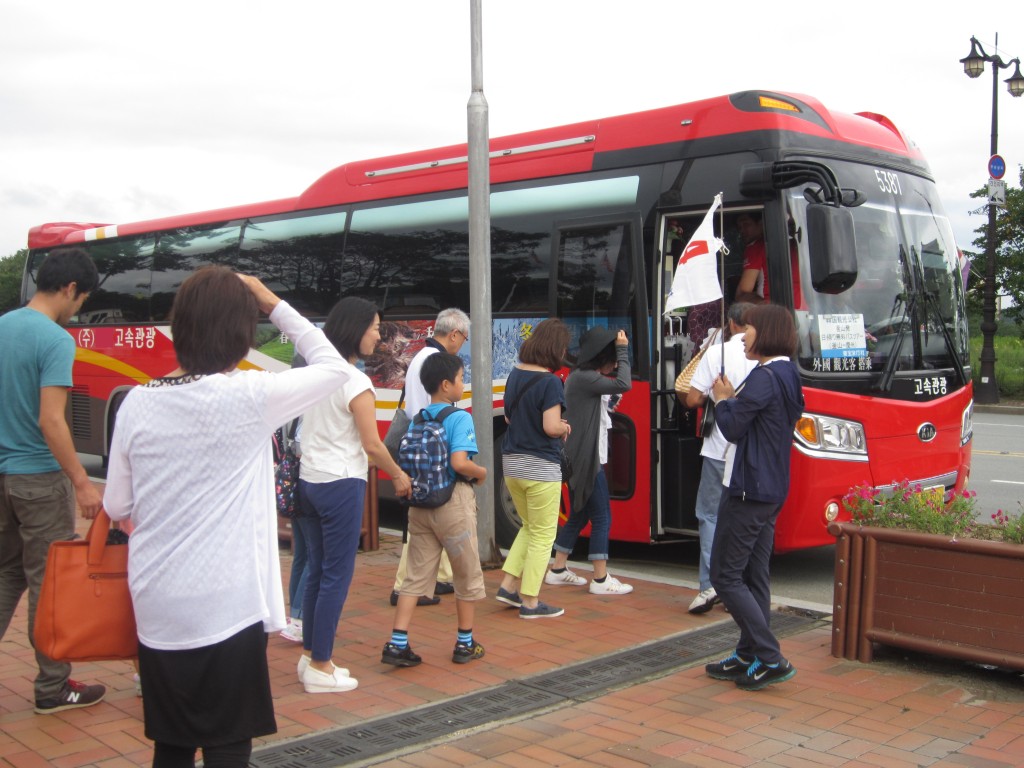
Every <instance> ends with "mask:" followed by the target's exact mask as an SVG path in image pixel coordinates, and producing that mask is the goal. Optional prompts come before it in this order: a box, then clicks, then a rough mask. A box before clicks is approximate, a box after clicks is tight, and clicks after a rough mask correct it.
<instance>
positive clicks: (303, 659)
mask: <svg viewBox="0 0 1024 768" xmlns="http://www.w3.org/2000/svg"><path fill="white" fill-rule="evenodd" d="M310 661H312V659H311V658H310V657H309V656H307V655H306V654H302V655H301V656H299V663H298V665H297V667H296V671H297V672H298V673H299V682H300V683H301V682H302V673H303V672H305V671H306V667H308V666H309V662H310ZM334 671H335V672H337V673H338V674H339V675H342V676H343V677H348V676H349V673H348V670H347V669H345V667H335V668H334Z"/></svg>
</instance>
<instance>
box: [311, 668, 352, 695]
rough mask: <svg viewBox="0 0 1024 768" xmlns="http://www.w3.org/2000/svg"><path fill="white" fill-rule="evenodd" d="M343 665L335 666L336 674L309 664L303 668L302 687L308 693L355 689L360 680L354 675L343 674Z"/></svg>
mask: <svg viewBox="0 0 1024 768" xmlns="http://www.w3.org/2000/svg"><path fill="white" fill-rule="evenodd" d="M343 671H345V672H347V671H348V670H342V668H341V667H335V668H334V674H328V673H327V672H321V671H320V670H319V669H315V668H314V667H310V666H307V667H306V668H305V669H304V670H302V687H303V688H305V689H306V693H344V692H345V691H354V690H355V689H356V688H358V687H359V681H358V680H356V679H355V678H354V677H349V676H348V675H345V674H342V672H343Z"/></svg>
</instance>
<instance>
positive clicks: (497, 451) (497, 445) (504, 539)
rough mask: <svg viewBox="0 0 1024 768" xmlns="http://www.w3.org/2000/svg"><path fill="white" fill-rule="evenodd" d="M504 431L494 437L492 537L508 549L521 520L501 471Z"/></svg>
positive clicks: (499, 544) (520, 526)
mask: <svg viewBox="0 0 1024 768" xmlns="http://www.w3.org/2000/svg"><path fill="white" fill-rule="evenodd" d="M504 437H505V435H504V433H502V434H500V435H495V437H494V538H495V540H496V541H497V543H498V546H499V547H502V548H504V549H508V548H509V547H511V546H512V542H513V541H515V538H516V535H517V534H518V533H519V529H520V528H522V527H523V521H522V520H520V519H519V513H518V512H516V507H515V505H514V504H513V503H512V494H510V493H509V492H508V487H507V486H506V485H505V475H504V473H503V472H502V471H501V443H502V440H503V439H504Z"/></svg>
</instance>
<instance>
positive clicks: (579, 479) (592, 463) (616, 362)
mask: <svg viewBox="0 0 1024 768" xmlns="http://www.w3.org/2000/svg"><path fill="white" fill-rule="evenodd" d="M612 373H615V377H614V378H612V377H611V374H612ZM632 386H633V380H632V377H631V373H630V367H629V340H628V339H627V338H626V332H625V331H619V332H618V333H616V332H615V331H612V330H610V329H608V328H603V327H601V326H595V327H594V328H591V329H590V330H588V331H587V332H586V333H584V334H583V336H582V338H581V339H580V353H579V357H578V359H577V362H576V370H574V371H573V372H572V373H571V374H569V378H568V379H566V382H565V403H566V409H565V419H566V421H568V422H569V425H570V426H571V427H572V432H570V433H569V437H568V438H567V439H566V442H565V450H566V453H567V454H568V455H569V459H570V460H571V462H572V466H573V473H572V477H571V479H570V480H569V498H570V501H571V506H572V509H571V511H570V514H569V520H568V521H567V522H566V524H565V525H564V526H563V527H562V530H561V531H559V533H558V537H557V538H556V539H555V562H554V563H553V564H552V566H551V570H550V571H549V572H548V574H547V575H546V576H545V577H544V583H545V584H549V585H552V586H580V587H582V586H584V585H585V584H586V583H587V580H586V579H584V578H583V577H582V576H578V575H577V574H575V573H573V572H572V571H571V570H569V569H568V568H567V567H566V565H565V563H566V560H567V559H568V557H569V554H570V553H571V552H572V548H573V546H574V545H575V544H576V539H577V538H578V537H579V535H580V531H582V530H583V528H584V527H585V526H586V524H587V523H588V522H589V523H590V552H589V559H590V561H591V563H593V566H594V580H593V581H591V582H590V592H591V593H592V594H595V595H625V594H628V593H629V592H632V591H633V587H631V586H630V585H629V584H623V583H622V582H620V581H619V580H618V579H616V578H615V577H614V576H610V575H609V574H608V531H609V528H610V527H611V521H612V510H611V499H610V497H609V495H608V481H607V479H606V478H605V474H604V468H603V465H604V464H606V463H607V462H608V429H609V428H610V427H611V411H613V410H614V406H613V404H612V398H615V400H618V398H619V397H620V396H621V395H622V393H623V392H628V391H629V389H630V387H632Z"/></svg>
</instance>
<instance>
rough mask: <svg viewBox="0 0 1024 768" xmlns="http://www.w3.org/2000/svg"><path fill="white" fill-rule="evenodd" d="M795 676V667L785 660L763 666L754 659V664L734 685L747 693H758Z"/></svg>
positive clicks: (762, 663)
mask: <svg viewBox="0 0 1024 768" xmlns="http://www.w3.org/2000/svg"><path fill="white" fill-rule="evenodd" d="M795 674H796V667H794V666H793V665H792V664H790V663H789V662H788V661H787V660H786V659H781V660H780V661H779V662H778V663H777V664H765V663H764V662H763V661H761V660H760V659H754V663H753V664H751V665H750V666H749V667H748V668H747V674H745V675H743V676H742V677H738V678H736V685H737V686H739V687H740V688H743V689H745V690H748V691H759V690H761V689H762V688H766V687H768V686H769V685H772V684H774V683H781V682H783V681H785V680H789V678H791V677H792V676H793V675H795Z"/></svg>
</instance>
